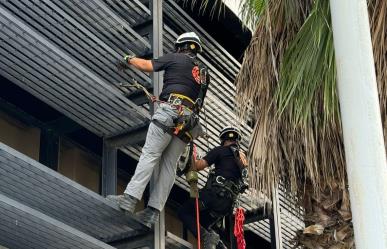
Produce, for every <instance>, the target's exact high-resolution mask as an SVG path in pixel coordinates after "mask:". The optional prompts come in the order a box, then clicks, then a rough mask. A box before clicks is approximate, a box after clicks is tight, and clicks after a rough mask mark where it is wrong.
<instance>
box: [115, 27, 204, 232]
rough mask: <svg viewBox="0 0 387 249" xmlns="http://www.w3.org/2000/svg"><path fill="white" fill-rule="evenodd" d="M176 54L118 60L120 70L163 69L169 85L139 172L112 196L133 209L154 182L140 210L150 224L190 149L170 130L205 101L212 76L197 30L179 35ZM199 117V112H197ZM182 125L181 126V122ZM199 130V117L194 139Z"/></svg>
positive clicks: (192, 130) (165, 86) (192, 132)
mask: <svg viewBox="0 0 387 249" xmlns="http://www.w3.org/2000/svg"><path fill="white" fill-rule="evenodd" d="M175 46H176V52H175V53H171V54H166V55H164V56H161V57H159V58H157V59H153V60H145V59H141V58H136V57H135V56H125V57H124V62H122V63H119V65H118V67H119V69H120V70H124V69H127V68H128V65H132V66H134V67H135V68H137V69H139V70H141V71H144V72H153V71H156V72H158V71H164V84H163V89H162V92H161V94H160V96H159V99H160V103H159V105H158V108H157V109H156V111H155V113H154V115H153V117H152V122H151V123H150V125H149V129H148V132H147V136H146V141H145V144H144V146H143V149H142V153H141V156H140V159H139V162H138V164H137V167H136V170H135V173H134V175H133V177H132V178H131V180H130V182H129V183H128V185H127V187H126V189H125V192H124V195H121V196H108V198H109V199H112V200H114V201H117V202H118V204H119V206H120V207H121V208H122V209H124V210H126V211H127V212H129V213H133V212H134V209H135V206H136V203H137V202H138V201H139V200H140V199H141V198H142V195H143V192H144V190H145V188H146V186H147V184H148V182H149V181H150V180H152V182H153V183H154V184H153V188H152V190H151V193H150V197H149V202H148V205H147V207H146V208H145V209H144V210H143V211H140V212H139V213H137V214H136V216H137V218H138V219H139V220H140V221H142V222H143V223H144V224H145V225H147V226H149V227H151V226H153V224H154V223H155V222H156V221H157V220H158V218H159V214H160V211H161V210H162V209H163V208H164V205H165V202H166V201H167V198H168V195H169V193H170V191H171V188H172V186H173V184H174V181H175V172H176V167H177V166H176V162H177V160H178V158H179V156H180V155H181V154H182V152H183V150H184V148H185V147H186V144H187V141H186V140H185V139H184V138H186V137H181V136H179V134H174V133H173V132H170V131H171V129H173V128H174V127H176V126H177V125H178V124H179V123H177V122H178V120H179V119H180V118H181V117H193V113H195V111H197V110H196V109H197V106H198V102H201V103H202V101H203V98H204V95H205V93H203V91H204V90H203V85H207V84H208V82H204V79H203V77H204V76H203V74H204V73H205V74H206V75H205V79H206V80H208V77H209V76H208V75H207V73H206V71H205V69H203V66H202V65H201V64H200V62H199V61H198V59H197V54H198V53H200V52H202V45H201V42H200V39H199V37H198V36H197V35H196V34H195V33H194V32H189V33H184V34H182V35H180V36H179V37H178V38H177V40H176V42H175ZM196 116H197V115H196ZM179 125H180V124H179ZM199 130H200V125H199V123H198V120H197V122H196V123H195V124H193V125H192V127H190V128H189V129H188V128H187V130H186V131H185V133H184V136H191V137H190V139H193V138H195V137H196V136H197V134H198V133H199V132H198V131H199Z"/></svg>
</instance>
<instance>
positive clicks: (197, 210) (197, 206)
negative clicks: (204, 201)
mask: <svg viewBox="0 0 387 249" xmlns="http://www.w3.org/2000/svg"><path fill="white" fill-rule="evenodd" d="M196 229H197V233H198V249H200V218H199V197H196Z"/></svg>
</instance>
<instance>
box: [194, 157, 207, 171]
mask: <svg viewBox="0 0 387 249" xmlns="http://www.w3.org/2000/svg"><path fill="white" fill-rule="evenodd" d="M194 163H195V169H196V171H200V170H203V169H205V168H206V167H208V163H207V161H206V160H204V159H200V160H194Z"/></svg>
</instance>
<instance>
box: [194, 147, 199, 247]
mask: <svg viewBox="0 0 387 249" xmlns="http://www.w3.org/2000/svg"><path fill="white" fill-rule="evenodd" d="M196 156H197V151H196V146H195V144H193V151H192V160H195V159H196ZM195 210H196V230H197V237H198V249H200V216H199V215H200V210H199V192H196V197H195Z"/></svg>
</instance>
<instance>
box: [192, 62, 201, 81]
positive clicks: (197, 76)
mask: <svg viewBox="0 0 387 249" xmlns="http://www.w3.org/2000/svg"><path fill="white" fill-rule="evenodd" d="M192 76H193V77H194V79H195V81H196V83H198V84H200V83H201V82H200V71H199V67H198V66H194V67H193V68H192Z"/></svg>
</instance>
